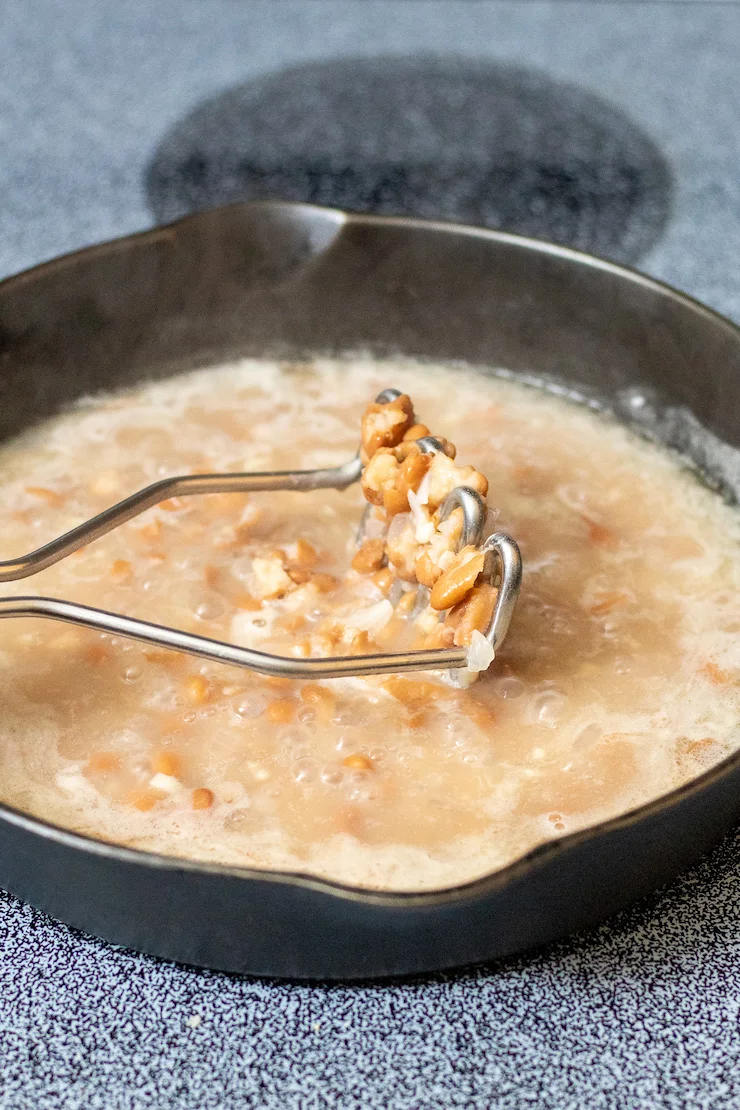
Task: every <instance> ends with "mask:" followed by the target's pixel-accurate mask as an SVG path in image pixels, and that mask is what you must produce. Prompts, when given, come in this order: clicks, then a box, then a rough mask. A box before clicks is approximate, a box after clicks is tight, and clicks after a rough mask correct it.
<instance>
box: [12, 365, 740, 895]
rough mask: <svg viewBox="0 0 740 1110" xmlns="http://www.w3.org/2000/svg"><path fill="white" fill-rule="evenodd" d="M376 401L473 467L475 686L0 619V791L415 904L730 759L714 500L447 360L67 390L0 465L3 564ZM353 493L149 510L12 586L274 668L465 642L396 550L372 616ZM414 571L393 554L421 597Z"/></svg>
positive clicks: (615, 431)
mask: <svg viewBox="0 0 740 1110" xmlns="http://www.w3.org/2000/svg"><path fill="white" fill-rule="evenodd" d="M389 385H392V386H397V387H398V388H399V389H402V390H403V391H405V392H406V393H407V394H409V395H410V396H411V397H412V398H413V402H414V404H415V406H416V410H417V413H418V415H419V418H420V419H422V420H423V421H424V424H425V425H427V426H428V427H429V428H431V429H432V430H433V432H434V434H435V435H439V436H441V437H446V439H447V440H449V441H451V442H454V443H455V444H456V445H457V448H458V452H459V458H460V459H463V460H464V462H465V464H466V465H470V466H471V467H472V468H474V470H475V472H476V473H478V474H479V475H485V476H486V478H487V479H488V493H487V501H488V509H489V517H488V523H487V531H489V532H490V531H492V530H494V529H495V530H499V531H505V532H508V533H509V534H510V535H512V536H513V537H514V538H516V539H517V540H518V542H519V543H520V546H521V548H522V553H523V558H524V583H523V587H522V592H521V595H520V599H519V603H518V606H517V609H516V612H515V616H514V620H513V622H512V626H511V630H510V632H509V636H508V638H507V640H506V642H505V644H504V645H503V647H502V649H501V651H500V652H499V654H498V656H497V658H496V659H495V661H494V662H493V664H492V665H491V667H490V668H489V669H488V671H486V672H485V673H484V674H483V675H482V677H481V678H480V679H479V681H478V682H476V683H475V684H474V685H472V686H471V687H470V688H468V689H456V688H453V687H452V686H451V685H449V684H448V683H446V682H445V681H444V677H443V676H442V675H430V674H406V675H403V676H378V677H375V678H366V679H365V678H353V679H342V680H326V681H324V682H320V683H318V682H301V681H291V680H277V679H270V678H265V677H262V676H260V675H257V674H254V673H250V672H247V671H243V670H239V669H236V668H230V667H225V666H222V665H218V664H215V663H210V662H203V661H201V660H198V659H195V658H192V657H188V656H184V655H182V654H178V653H176V652H169V651H160V650H154V649H152V648H149V647H146V646H144V645H141V644H137V643H135V642H133V641H126V640H123V639H117V638H115V637H113V638H111V637H110V636H107V635H101V634H98V633H93V632H91V631H87V630H83V629H79V628H75V627H71V626H65V625H60V624H57V623H54V622H50V621H43V620H39V619H30V618H24V619H18V620H7V621H3V622H0V662H1V663H2V667H3V670H4V675H3V683H2V714H1V715H0V733H1V734H2V743H1V744H0V799H2V800H3V801H4V802H6V803H7V804H9V805H12V806H15V807H17V808H18V809H21V810H24V811H26V812H29V813H32V814H35V815H37V816H39V817H43V818H45V819H47V820H49V821H52V822H55V823H57V824H59V825H62V826H65V827H68V828H72V829H75V830H77V831H80V832H83V833H86V834H88V835H90V836H93V837H97V838H100V839H105V840H110V841H115V842H118V843H123V844H127V845H131V846H136V847H140V848H145V849H149V850H152V851H157V852H163V853H166V854H169V855H175V856H182V857H190V858H194V859H201V860H210V861H219V862H223V863H227V864H235V865H241V866H245V867H257V868H272V869H279V870H291V871H302V872H307V873H311V874H314V875H320V876H325V877H329V878H331V879H336V880H339V881H343V882H346V883H351V884H355V885H360V886H367V887H374V888H381V889H398V890H421V889H434V888H441V887H445V886H452V885H457V884H458V883H460V882H464V881H466V880H469V879H473V878H475V877H477V876H480V875H482V874H484V873H486V872H489V871H491V870H493V869H495V868H498V867H501V866H503V865H505V864H506V863H508V862H511V861H512V860H513V859H515V858H516V857H518V856H520V855H521V854H522V853H523V852H525V851H527V850H528V849H529V848H531V847H533V846H534V845H536V844H538V843H541V842H543V841H545V840H548V839H552V838H554V837H557V836H560V835H563V834H564V833H567V832H571V831H573V830H575V829H578V828H583V827H585V826H588V825H591V824H593V823H595V822H598V821H601V820H603V819H605V818H608V817H611V816H613V815H615V814H618V813H620V812H624V811H626V810H628V809H630V808H633V807H634V806H637V805H639V804H640V803H642V802H645V801H647V800H649V799H651V798H654V797H657V796H659V795H660V794H663V793H665V792H666V791H668V790H670V789H671V788H673V787H674V786H676V785H677V784H679V783H680V782H682V781H685V780H686V779H687V778H689V777H691V776H693V775H695V774H697V773H698V772H700V771H701V770H702V769H704V768H706V767H707V766H710V765H711V764H713V763H715V762H717V761H718V760H720V759H721V758H723V757H724V756H725V755H727V754H728V753H729V752H731V751H732V750H734V749H735V748H736V747H737V746H738V744H739V743H740V735H739V731H738V724H737V721H738V708H739V706H738V700H739V699H738V690H740V646H738V637H737V633H738V630H740V588H739V587H740V558H739V557H738V539H739V538H740V527H739V525H738V517H737V514H736V511H735V510H734V509H733V508H731V507H729V506H728V505H726V504H724V503H723V501H722V500H721V499H720V498H719V497H718V496H717V495H715V494H714V493H712V492H711V491H709V490H708V489H707V488H705V487H704V486H703V485H702V484H700V482H699V481H697V479H696V478H695V476H694V475H693V474H692V473H691V472H690V470H689V469H688V468H687V466H686V465H685V463H684V462H683V460H681V459H680V458H678V457H677V456H673V455H672V454H670V453H669V452H668V451H665V450H663V449H662V448H659V447H657V446H654V445H651V444H649V443H647V442H645V441H643V440H641V439H639V438H638V437H637V436H636V435H634V434H633V433H632V432H630V431H629V430H627V429H625V428H624V427H622V426H620V425H618V424H617V423H614V422H612V421H611V420H609V419H608V418H607V417H605V416H602V415H599V414H597V413H594V412H593V411H591V410H589V409H587V408H585V407H580V406H578V405H577V404H575V403H573V402H570V401H568V400H565V399H562V398H560V397H555V396H552V395H550V394H547V393H545V392H542V391H538V390H536V389H533V388H530V387H526V386H523V385H519V384H516V383H513V382H510V381H503V380H500V379H496V378H495V377H492V376H489V375H485V374H483V373H480V372H477V371H474V370H465V369H460V368H455V369H452V368H445V367H435V366H426V365H424V366H421V365H418V364H414V363H411V362H403V361H393V362H385V363H384V362H378V361H373V360H371V359H362V358H352V359H350V358H348V359H345V360H336V361H330V360H317V361H315V362H313V363H311V364H295V363H278V362H269V361H256V360H253V361H250V360H245V361H241V362H238V363H234V364H232V365H228V366H223V367H220V368H216V369H209V370H204V371H198V372H196V373H191V374H187V375H183V376H181V377H178V378H173V379H170V380H168V381H165V382H161V383H156V384H149V385H145V386H142V387H141V388H139V389H136V390H134V391H131V392H128V393H125V394H120V395H116V396H107V397H96V398H92V399H89V400H86V401H85V402H84V403H81V404H80V405H78V406H77V407H76V408H75V409H74V411H72V412H69V413H67V414H66V415H63V416H61V417H59V418H57V419H56V420H54V421H51V422H49V423H46V424H45V425H43V426H40V427H38V428H36V429H34V430H33V431H31V432H29V433H26V434H25V435H24V436H23V437H20V438H18V439H16V440H15V441H13V442H11V443H9V444H7V445H5V446H4V447H3V448H2V452H1V453H0V502H1V504H2V511H3V520H4V530H3V551H2V557H3V558H10V557H13V556H16V555H20V554H22V553H25V552H27V551H29V550H31V549H33V548H35V547H38V546H39V545H40V544H41V543H44V542H46V541H47V540H49V539H51V538H53V537H55V536H57V535H59V534H60V533H62V532H64V531H65V530H67V529H68V528H70V527H72V526H74V525H75V524H77V523H79V522H80V521H81V520H83V519H85V518H87V517H89V516H91V515H93V514H94V513H97V512H99V511H101V510H102V509H103V508H105V507H106V506H108V505H110V504H112V503H113V502H115V501H117V500H120V499H121V498H122V497H124V496H126V495H127V494H129V493H132V492H133V491H135V490H137V489H139V488H141V487H142V486H143V485H146V484H148V483H149V482H152V481H154V480H156V479H158V478H161V477H164V476H168V475H175V474H182V473H192V472H198V471H207V472H213V471H220V470H226V471H242V470H275V469H294V468H297V467H302V468H313V467H318V466H332V465H336V464H339V463H342V462H344V461H345V460H347V459H349V458H350V457H351V456H352V455H353V454H354V452H355V451H356V449H357V443H358V429H359V427H360V418H361V415H362V413H363V410H364V409H365V407H366V404H367V401H368V399H369V398H371V397H373V396H375V394H377V393H378V392H379V391H380V390H382V389H384V388H385V387H387V386H389ZM397 454H398V453H397ZM396 461H397V462H399V465H402V464H403V462H404V459H403V458H401V457H400V456H399V457H398V458H397V460H396ZM388 467H390V469H391V470H393V466H392V465H391V464H390V463H383V468H388ZM368 469H369V468H368ZM366 473H367V472H366ZM384 473H385V470H384ZM394 473H395V472H394ZM370 477H371V479H372V475H371V476H370ZM381 478H382V475H381ZM386 479H387V475H386ZM383 480H385V479H383ZM392 485H393V489H394V490H396V488H397V483H396V482H395V479H394V483H392ZM381 487H382V482H381V484H380V485H378V488H377V489H376V490H375V494H376V499H375V503H376V504H377V505H379V504H380V501H382V496H381V495H378V489H381ZM387 488H388V489H390V488H391V485H388V486H387ZM417 490H418V485H417ZM366 492H367V490H366ZM371 492H372V491H371ZM378 496H380V501H379V500H378ZM390 496H391V497H392V496H395V494H393V495H390ZM365 504H366V501H365V499H364V498H363V491H362V489H361V488H360V485H359V484H358V485H355V486H353V487H350V488H349V489H348V490H346V491H344V492H342V493H340V492H337V491H332V490H328V491H327V490H324V491H316V492H313V493H260V494H252V495H249V496H247V495H241V494H229V495H226V494H216V495H213V496H205V497H192V498H183V499H182V500H175V501H170V502H165V503H163V504H161V505H159V506H158V507H156V508H154V509H151V510H149V511H148V512H147V513H145V514H144V515H142V516H140V517H138V518H136V519H134V520H132V521H130V522H129V523H127V524H126V525H124V526H122V527H121V528H119V529H117V530H116V531H114V532H112V533H111V534H110V535H108V536H106V537H104V538H102V539H100V540H98V541H96V542H94V543H92V544H90V545H89V546H88V547H87V548H85V549H83V550H82V551H80V552H78V553H77V554H75V555H73V556H71V557H69V558H68V559H66V560H64V561H63V562H61V563H59V564H57V565H56V566H54V567H51V568H49V569H48V570H46V571H44V572H42V573H41V574H39V575H38V576H36V577H35V578H34V579H33V580H32V583H33V584H32V589H29V588H28V587H29V586H31V582H29V583H28V584H27V585H26V586H25V588H24V590H23V592H24V593H29V592H36V593H40V594H44V595H47V596H56V597H63V598H68V599H71V600H74V601H78V602H83V603H87V604H91V605H95V606H98V607H102V608H105V609H109V610H113V611H117V612H123V613H126V614H130V615H132V616H136V617H140V618H143V619H148V620H154V621H158V622H160V623H163V624H168V625H174V626H176V627H180V628H185V629H189V630H192V631H197V632H199V633H201V634H203V635H206V636H210V637H213V638H215V639H227V640H233V641H235V642H237V643H242V644H247V645H249V646H255V647H262V648H263V649H264V650H266V651H275V652H278V653H280V654H294V655H296V656H298V657H306V655H309V654H314V653H316V652H323V653H324V654H340V653H342V652H344V651H346V650H355V651H358V652H363V651H368V650H376V645H377V646H380V647H381V648H384V647H385V646H386V644H389V643H390V642H391V640H392V641H393V643H396V642H403V643H404V644H407V645H412V644H414V643H417V642H421V641H419V636H420V635H422V634H423V638H425V639H427V640H428V637H432V640H434V642H437V641H438V642H439V643H440V644H442V642H443V641H444V640H445V638H447V641H449V640H450V639H451V640H453V641H454V639H455V636H457V639H458V642H461V640H464V638H465V635H467V634H468V633H469V632H470V628H468V629H467V633H466V632H465V628H464V626H463V630H462V632H459V633H458V632H457V631H456V629H455V628H454V627H453V625H452V624H451V625H450V626H449V628H448V631H447V632H446V633H445V632H440V631H439V629H438V618H437V617H436V616H433V619H432V617H430V618H429V625H428V627H423V628H421V629H419V628H418V627H416V628H413V629H412V627H411V624H412V616H413V620H414V621H415V620H417V619H418V616H419V614H418V612H416V613H415V612H414V606H413V596H414V591H413V590H412V589H411V582H410V577H411V574H410V571H411V563H409V567H408V570H409V574H408V575H407V579H406V581H407V588H406V589H405V592H404V593H402V595H401V600H400V601H399V600H398V598H397V595H391V586H392V581H393V578H394V575H395V571H394V570H393V567H392V565H391V568H390V572H389V568H388V567H386V566H385V565H384V560H383V559H382V558H380V554H382V551H381V550H380V548H379V547H378V544H377V543H376V544H375V545H373V544H372V543H370V541H372V540H373V538H375V539H377V538H378V537H377V536H375V537H374V536H373V533H372V526H371V528H370V532H369V533H368V534H367V535H366V544H365V545H364V546H363V548H361V549H360V550H361V551H362V552H364V554H358V549H357V547H356V545H355V536H356V534H357V528H358V522H359V520H360V516H361V514H362V510H363V507H364V506H365ZM395 509H396V510H398V509H399V506H397V505H396V506H395ZM400 509H401V510H402V511H400V512H398V511H396V512H395V514H394V515H395V516H396V517H397V518H398V519H399V523H397V524H394V525H392V528H393V529H394V532H393V535H392V536H391V537H390V538H389V542H395V543H396V552H397V556H398V560H397V561H398V566H399V567H400V566H401V565H402V563H403V558H404V557H405V556H404V553H406V554H408V553H409V551H410V550H411V549H410V548H409V547H408V546H405V547H404V544H405V543H406V540H405V539H404V538H403V537H404V535H406V537H408V529H409V526H413V528H414V529H415V528H417V527H421V526H422V524H423V523H424V521H423V519H422V517H423V514H421V515H418V514H420V513H421V510H422V509H423V506H420V505H419V501H418V498H416V496H414V497H412V498H411V503H410V504H409V505H408V507H407V504H406V503H404V504H403V505H402V506H400ZM415 512H416V513H417V517H416V518H415V519H414V513H415ZM409 514H410V515H409ZM450 527H454V521H453V524H452V525H451V526H450ZM404 530H405V531H404ZM423 531H424V529H423V528H422V532H423ZM427 531H428V529H427ZM424 534H425V535H426V532H424ZM448 539H449V537H445V536H444V535H442V538H441V539H440V540H439V543H438V549H437V548H434V545H432V548H431V549H430V550H431V552H432V555H434V558H437V559H438V557H439V556H440V554H442V553H443V549H444V550H447V549H449V550H450V551H451V550H452V547H453V546H454V544H453V543H451V542H450V543H447V540H448ZM429 542H431V534H430V536H429V537H428V538H427V543H429ZM368 544H369V546H368ZM445 545H447V546H446V547H445ZM435 552H436V554H435ZM422 554H423V553H422ZM419 555H420V552H419V551H418V550H417V549H414V551H413V560H414V561H413V566H414V568H416V565H417V560H418V558H419ZM452 557H453V556H452V554H448V555H445V556H444V560H446V562H447V564H449V562H450V561H451V559H452ZM353 562H354V567H353V566H352V564H353ZM432 562H433V560H432ZM439 570H440V568H439V566H437V567H436V569H435V567H434V566H431V567H430V566H427V564H426V563H424V564H423V565H422V564H421V562H419V572H420V575H419V576H420V577H422V578H423V576H424V575H425V574H426V575H427V576H428V579H429V581H428V583H427V584H428V585H429V586H430V588H432V589H433V588H434V580H436V579H438V578H439ZM435 576H436V579H435ZM288 582H290V587H288V586H287V583H288ZM18 592H19V590H18V587H17V585H16V584H6V585H2V586H0V595H2V596H11V595H13V594H17V593H18ZM391 596H393V598H394V600H393V602H392V601H391V600H390V598H391ZM409 599H411V600H409ZM490 603H491V598H490V597H487V598H486V606H487V608H486V609H485V612H486V613H487V612H490ZM481 604H482V603H481ZM389 607H390V612H389ZM335 618H336V619H335ZM353 621H354V623H353ZM422 623H423V622H422ZM445 623H446V622H445ZM458 623H459V622H458ZM484 623H485V621H484V619H483V618H482V617H481V620H480V621H479V624H480V625H482V624H484ZM471 627H472V626H471ZM404 636H405V637H406V639H405V640H404ZM337 645H340V646H339V648H338V647H337Z"/></svg>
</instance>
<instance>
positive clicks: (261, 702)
mask: <svg viewBox="0 0 740 1110" xmlns="http://www.w3.org/2000/svg"><path fill="white" fill-rule="evenodd" d="M234 709H235V711H236V712H237V713H238V714H239V716H240V717H244V718H245V719H248V718H250V717H261V716H262V714H263V713H264V711H265V709H267V698H265V697H263V696H262V694H243V695H242V696H241V697H240V698H239V700H238V701H237V703H236V705H235V706H234Z"/></svg>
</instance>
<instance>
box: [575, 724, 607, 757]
mask: <svg viewBox="0 0 740 1110" xmlns="http://www.w3.org/2000/svg"><path fill="white" fill-rule="evenodd" d="M603 735H604V733H603V730H602V729H600V728H599V726H598V725H594V724H591V725H586V727H585V728H582V729H581V731H580V732H579V733H578V735H577V736H576V738H575V740H574V741H573V747H574V749H575V750H577V751H579V750H583V749H584V748H590V747H592V746H593V745H594V744H596V743H597V741H599V740H600V739H601V737H602V736H603Z"/></svg>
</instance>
